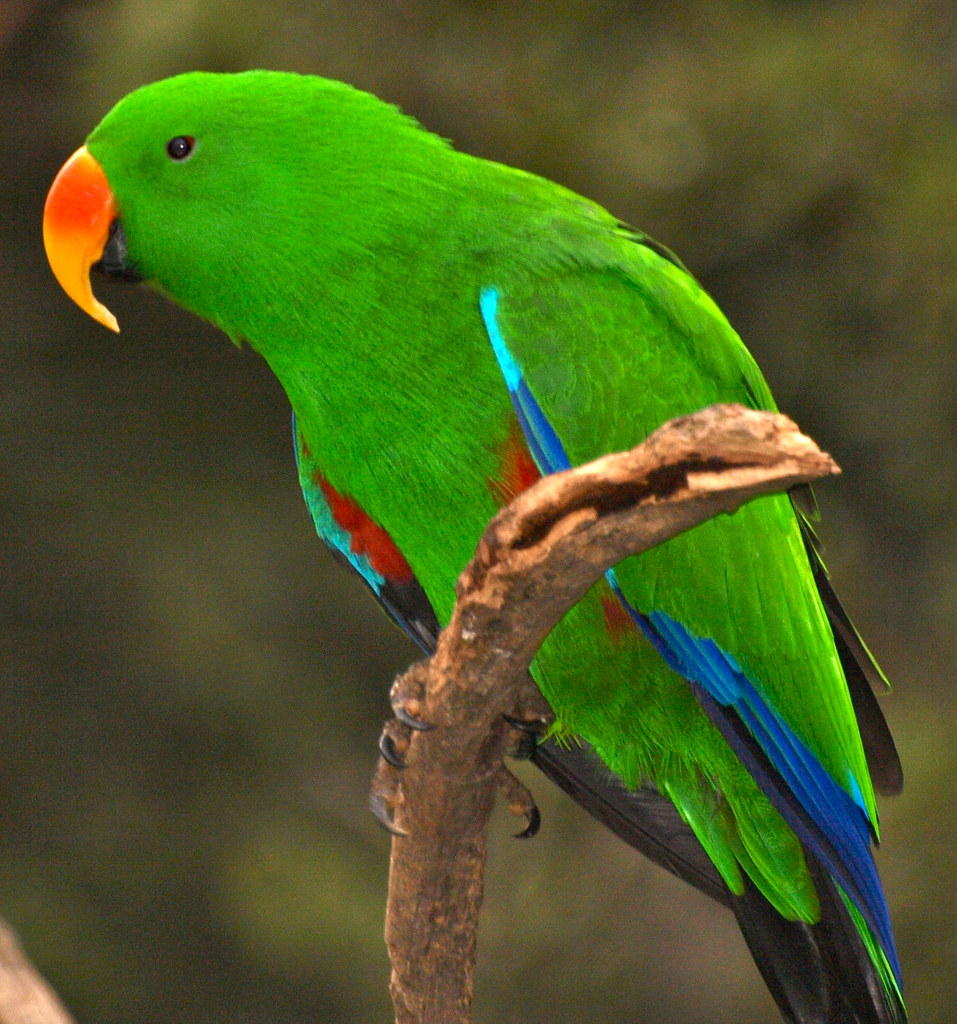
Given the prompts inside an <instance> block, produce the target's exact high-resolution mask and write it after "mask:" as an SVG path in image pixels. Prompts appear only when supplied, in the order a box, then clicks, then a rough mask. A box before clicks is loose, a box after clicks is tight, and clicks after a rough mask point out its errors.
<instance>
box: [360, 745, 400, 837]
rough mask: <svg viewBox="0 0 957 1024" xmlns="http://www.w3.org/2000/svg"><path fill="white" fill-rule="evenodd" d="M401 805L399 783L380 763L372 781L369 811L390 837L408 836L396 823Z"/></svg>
mask: <svg viewBox="0 0 957 1024" xmlns="http://www.w3.org/2000/svg"><path fill="white" fill-rule="evenodd" d="M400 803H401V795H400V793H399V789H398V784H397V781H396V779H395V778H394V776H393V773H392V772H391V771H390V770H389V768H388V767H387V766H385V765H383V764H382V762H380V763H379V768H378V770H377V771H376V774H375V777H374V778H373V780H372V791H371V792H370V793H369V810H371V811H372V814H373V816H374V817H375V819H376V821H377V822H378V823H379V824H380V825H381V826H382V827H383V828H384V829H385V830H386V832H388V833H389V835H393V836H407V835H408V832H406V831H405V830H404V829H401V828H399V826H398V825H397V824H396V822H395V812H396V808H397V806H398V805H399V804H400Z"/></svg>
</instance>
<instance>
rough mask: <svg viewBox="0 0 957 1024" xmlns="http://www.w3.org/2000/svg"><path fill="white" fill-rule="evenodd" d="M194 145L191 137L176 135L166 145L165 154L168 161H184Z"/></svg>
mask: <svg viewBox="0 0 957 1024" xmlns="http://www.w3.org/2000/svg"><path fill="white" fill-rule="evenodd" d="M195 145H196V140H195V139H194V138H193V136H192V135H177V136H176V137H175V138H172V139H170V140H169V142H167V143H166V154H167V156H168V157H169V158H170V160H185V159H186V158H187V157H188V156H189V155H190V153H192V152H193V146H195Z"/></svg>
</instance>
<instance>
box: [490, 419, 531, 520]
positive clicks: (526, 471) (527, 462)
mask: <svg viewBox="0 0 957 1024" xmlns="http://www.w3.org/2000/svg"><path fill="white" fill-rule="evenodd" d="M541 478H542V474H541V473H540V472H539V471H538V466H536V465H535V460H534V459H533V458H532V456H531V453H530V452H529V450H528V445H527V444H526V443H525V437H524V435H523V434H522V428H521V427H520V426H519V423H518V420H517V419H513V420H512V424H511V429H510V430H509V435H508V440H507V441H506V442H505V445H504V447H503V449H502V463H501V470H500V472H499V475H497V476H495V477H489V481H488V489H489V490H490V491H491V492H492V497H493V498H495V500H496V501H497V502H498V503H499V504H500V505H507V504H508V503H509V502H510V501H511V500H512V498H514V497H515V496H516V495H517V494H521V493H522V491H524V490H526V489H527V488H529V487H531V486H532V484H534V483H535V482H536V481H538V480H541Z"/></svg>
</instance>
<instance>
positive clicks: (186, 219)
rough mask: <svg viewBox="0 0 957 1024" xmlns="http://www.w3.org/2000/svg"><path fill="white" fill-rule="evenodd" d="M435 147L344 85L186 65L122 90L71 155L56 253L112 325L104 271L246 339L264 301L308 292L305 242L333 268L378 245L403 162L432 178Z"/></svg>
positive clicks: (85, 299)
mask: <svg viewBox="0 0 957 1024" xmlns="http://www.w3.org/2000/svg"><path fill="white" fill-rule="evenodd" d="M436 145H439V146H443V147H444V146H445V144H444V143H443V142H441V140H439V139H437V138H436V137H435V136H431V135H429V134H428V133H426V132H425V131H423V130H422V129H421V128H420V127H419V126H418V124H417V123H416V122H415V121H413V120H412V119H411V118H408V117H406V116H405V115H402V114H400V113H399V112H398V111H397V110H396V109H395V108H393V107H391V106H390V105H388V104H386V103H383V102H382V101H380V100H378V99H376V98H375V97H373V96H371V95H369V94H367V93H364V92H361V91H359V90H357V89H354V88H352V87H350V86H347V85H344V84H342V83H339V82H333V81H329V80H326V79H322V78H317V77H314V76H305V75H296V74H289V73H282V72H267V71H250V72H244V73H241V74H212V73H205V72H195V73H190V74H185V75H179V76H177V77H175V78H170V79H166V80H163V81H160V82H157V83H154V84H151V85H147V86H144V87H143V88H141V89H138V90H136V91H135V92H132V93H130V94H129V95H128V96H127V97H125V98H124V99H123V100H121V101H120V102H119V103H118V104H117V105H116V106H115V107H114V108H113V110H112V111H110V113H109V114H107V116H106V117H105V118H104V119H103V121H101V122H100V124H99V125H98V126H97V127H96V128H95V129H94V131H93V132H92V133H91V134H90V135H89V137H88V138H87V140H86V143H85V144H84V145H83V146H81V147H80V148H79V149H78V150H77V151H76V152H75V153H74V154H73V156H72V157H70V159H69V160H68V161H67V162H66V164H65V165H64V166H63V168H62V170H61V171H60V172H59V174H58V175H57V177H56V179H55V180H54V182H53V185H52V187H51V189H50V192H49V195H48V198H47V202H46V207H45V211H44V218H43V236H44V244H45V246H46V251H47V257H48V259H49V262H50V265H51V268H52V269H53V272H54V274H55V275H56V277H57V279H58V281H59V282H60V284H61V286H62V287H63V288H64V290H65V291H66V292H67V294H68V295H69V296H70V297H71V298H73V300H74V301H75V302H76V303H77V304H78V305H79V306H80V307H81V308H82V309H84V310H85V311H86V312H87V313H89V314H90V315H91V316H93V317H94V318H95V319H96V320H98V321H100V323H102V324H104V325H106V326H107V327H110V328H111V329H113V330H118V329H119V328H118V325H117V322H116V319H115V318H114V317H113V315H112V314H111V313H110V311H109V310H108V309H107V308H106V307H105V306H104V305H103V304H102V303H100V302H99V301H98V300H97V299H96V298H95V296H94V295H93V290H92V287H91V284H90V271H91V269H93V268H95V269H97V270H99V271H101V272H102V273H104V274H106V275H107V276H113V277H121V278H126V279H130V280H143V281H146V282H147V283H148V284H149V285H151V286H152V287H154V288H156V289H157V290H159V291H161V292H163V293H164V294H166V295H168V296H169V297H170V298H172V299H173V300H174V301H176V302H178V303H179V304H180V305H182V306H185V307H186V308H188V309H192V310H193V311H194V312H197V313H199V314H200V315H201V316H203V317H204V318H206V319H209V320H212V321H213V322H214V323H217V324H218V325H219V326H221V327H223V328H224V329H225V330H226V331H227V333H229V334H231V335H233V336H234V337H235V336H237V335H242V334H244V333H245V327H246V321H248V314H249V313H250V311H251V310H254V309H255V310H256V315H258V316H260V317H261V316H263V315H265V312H266V307H270V309H271V310H272V312H273V314H274V316H275V319H277V320H278V319H279V318H280V311H282V314H283V315H287V316H288V315H292V314H294V311H295V306H296V303H297V301H298V302H306V301H308V299H307V297H304V296H302V295H301V293H300V294H298V297H297V289H296V287H295V285H296V282H300V283H301V280H302V276H303V274H302V263H303V261H304V259H305V257H306V255H307V254H308V258H309V263H310V266H312V267H314V268H319V269H321V267H322V263H323V254H325V257H326V259H327V260H328V259H333V258H334V259H337V260H339V262H340V263H341V262H342V261H343V260H348V258H349V255H350V249H351V255H352V256H354V257H359V256H360V255H361V253H362V252H363V251H366V252H367V251H368V250H369V248H370V237H369V236H370V233H371V234H375V232H376V230H377V229H376V223H377V220H378V222H379V223H380V225H381V224H384V222H385V221H386V220H387V216H386V213H385V211H387V210H388V209H389V208H391V207H394V206H395V205H396V203H395V202H394V201H392V202H390V201H389V197H388V196H385V195H384V194H383V193H384V191H388V190H390V189H391V190H393V191H394V190H395V189H396V187H397V183H401V182H402V181H403V174H402V170H403V167H404V168H406V169H407V170H408V171H409V173H411V174H412V175H417V176H418V177H419V178H421V177H422V175H421V170H420V169H419V165H420V164H421V162H422V161H421V157H422V153H423V151H424V152H425V154H426V156H427V154H428V151H429V150H430V148H431V147H433V146H436ZM386 171H388V172H389V173H383V172H386ZM406 177H408V175H406ZM399 187H401V185H400V186H399ZM395 198H396V197H394V196H393V197H392V199H393V200H394V199H395ZM413 205H415V204H414V202H413ZM360 224H361V225H363V227H362V229H361V231H360V230H359V228H358V225H360ZM382 233H383V231H382V230H380V231H379V234H380V235H381V234H382ZM282 282H287V284H288V287H283V285H282ZM264 296H265V298H264Z"/></svg>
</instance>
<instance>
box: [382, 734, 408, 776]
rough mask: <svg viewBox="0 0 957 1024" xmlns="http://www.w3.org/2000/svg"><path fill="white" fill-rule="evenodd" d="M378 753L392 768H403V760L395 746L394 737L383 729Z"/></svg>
mask: <svg viewBox="0 0 957 1024" xmlns="http://www.w3.org/2000/svg"><path fill="white" fill-rule="evenodd" d="M379 753H380V754H381V755H382V756H383V757H384V758H385V759H386V761H388V762H389V764H391V765H392V767H393V768H404V767H405V760H404V759H403V757H402V755H401V754H400V753H399V751H398V749H397V747H396V745H395V737H394V736H392V735H391V734H390V732H389V730H388V728H385V729H383V730H382V735H381V736H380V737H379Z"/></svg>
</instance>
